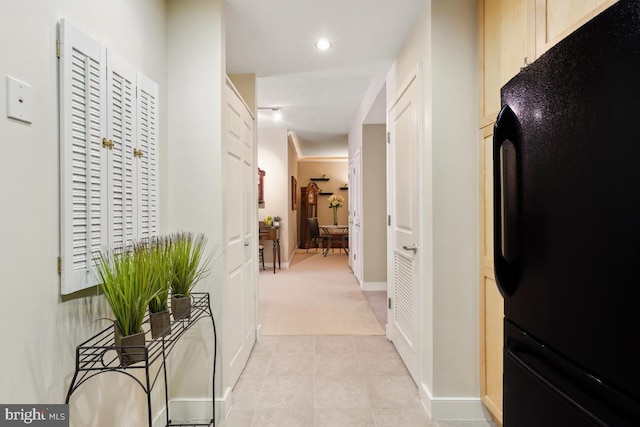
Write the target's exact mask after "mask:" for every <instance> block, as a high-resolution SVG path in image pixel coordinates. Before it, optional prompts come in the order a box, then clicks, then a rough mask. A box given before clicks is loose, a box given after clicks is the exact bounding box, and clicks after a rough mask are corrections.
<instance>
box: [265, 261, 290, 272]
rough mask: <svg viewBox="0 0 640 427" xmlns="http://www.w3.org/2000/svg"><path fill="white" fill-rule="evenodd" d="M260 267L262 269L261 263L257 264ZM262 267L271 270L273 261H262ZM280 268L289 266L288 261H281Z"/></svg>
mask: <svg viewBox="0 0 640 427" xmlns="http://www.w3.org/2000/svg"><path fill="white" fill-rule="evenodd" d="M259 267H260V269H262V265H260V266H259ZM264 268H265V270H273V263H272V262H268V261H267V262H265V263H264ZM280 268H281V269H285V268H289V263H288V262H281V263H280ZM276 270H278V264H276Z"/></svg>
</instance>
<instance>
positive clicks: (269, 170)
mask: <svg viewBox="0 0 640 427" xmlns="http://www.w3.org/2000/svg"><path fill="white" fill-rule="evenodd" d="M288 147H289V139H288V136H287V131H286V130H285V129H262V130H258V167H259V168H260V169H262V170H264V171H265V172H266V176H265V177H264V200H265V203H264V208H260V209H259V210H258V218H259V219H260V221H262V220H264V218H265V217H267V216H268V215H271V216H272V217H273V216H276V215H279V216H281V217H282V222H281V223H280V251H281V252H280V254H281V255H280V256H281V257H282V261H283V262H284V263H285V264H284V265H283V267H287V266H288V265H289V264H288V263H289V255H290V252H291V248H290V247H289V234H290V233H291V226H290V224H289V211H290V210H291V199H290V193H289V191H290V187H291V176H289V162H288V158H289V148H288ZM266 244H267V246H265V251H264V259H265V263H270V262H273V251H271V250H269V246H268V245H270V244H271V242H266Z"/></svg>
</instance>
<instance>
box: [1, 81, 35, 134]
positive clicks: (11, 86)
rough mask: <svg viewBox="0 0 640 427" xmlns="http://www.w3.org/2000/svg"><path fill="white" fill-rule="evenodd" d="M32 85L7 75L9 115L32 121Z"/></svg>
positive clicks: (27, 121) (26, 121)
mask: <svg viewBox="0 0 640 427" xmlns="http://www.w3.org/2000/svg"><path fill="white" fill-rule="evenodd" d="M32 103H33V102H32V99H31V85H30V84H28V83H25V82H21V81H20V80H18V79H16V78H14V77H11V76H7V117H9V118H10V119H16V120H20V121H22V122H25V123H31V120H32V117H31V104H32Z"/></svg>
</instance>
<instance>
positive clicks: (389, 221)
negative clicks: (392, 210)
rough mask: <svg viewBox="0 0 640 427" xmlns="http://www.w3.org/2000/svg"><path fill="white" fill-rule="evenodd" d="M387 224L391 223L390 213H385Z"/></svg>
mask: <svg viewBox="0 0 640 427" xmlns="http://www.w3.org/2000/svg"><path fill="white" fill-rule="evenodd" d="M387 225H391V215H387Z"/></svg>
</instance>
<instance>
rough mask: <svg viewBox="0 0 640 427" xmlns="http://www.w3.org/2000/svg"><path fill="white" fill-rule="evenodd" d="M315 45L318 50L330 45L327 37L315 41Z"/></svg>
mask: <svg viewBox="0 0 640 427" xmlns="http://www.w3.org/2000/svg"><path fill="white" fill-rule="evenodd" d="M316 47H317V48H318V49H320V50H327V49H329V48H330V47H331V42H330V41H329V40H327V39H320V40H318V41H317V42H316Z"/></svg>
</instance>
